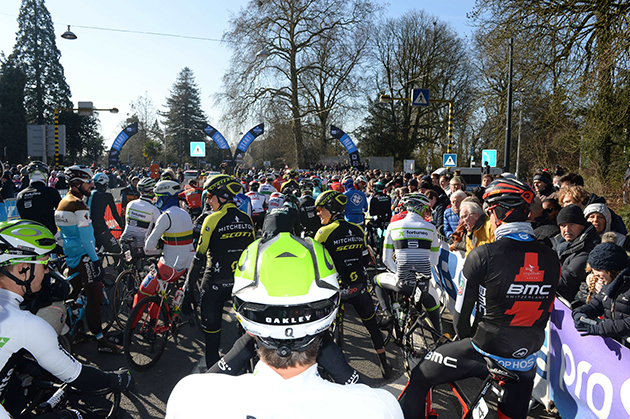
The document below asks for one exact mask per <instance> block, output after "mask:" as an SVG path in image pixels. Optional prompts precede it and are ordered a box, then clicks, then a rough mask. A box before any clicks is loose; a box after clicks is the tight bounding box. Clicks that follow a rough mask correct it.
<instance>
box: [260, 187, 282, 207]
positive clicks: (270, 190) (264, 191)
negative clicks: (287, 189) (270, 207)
mask: <svg viewBox="0 0 630 419" xmlns="http://www.w3.org/2000/svg"><path fill="white" fill-rule="evenodd" d="M258 192H260V193H261V194H263V195H265V202H267V203H269V197H270V196H271V194H272V193H274V192H278V190H277V189H276V188H274V187H273V185H270V184H268V183H261V184H260V187H259V188H258Z"/></svg>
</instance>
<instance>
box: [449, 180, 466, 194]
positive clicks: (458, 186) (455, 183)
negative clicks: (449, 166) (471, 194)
mask: <svg viewBox="0 0 630 419" xmlns="http://www.w3.org/2000/svg"><path fill="white" fill-rule="evenodd" d="M448 187H449V188H450V189H451V195H453V192H455V191H465V190H466V182H464V179H462V178H461V177H459V176H453V178H452V179H451V180H450V181H449V182H448Z"/></svg>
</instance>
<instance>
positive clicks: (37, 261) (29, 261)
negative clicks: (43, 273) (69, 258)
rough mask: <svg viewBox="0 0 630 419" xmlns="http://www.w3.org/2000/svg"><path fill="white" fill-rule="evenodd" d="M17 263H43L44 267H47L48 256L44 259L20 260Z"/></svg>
mask: <svg viewBox="0 0 630 419" xmlns="http://www.w3.org/2000/svg"><path fill="white" fill-rule="evenodd" d="M19 263H28V264H30V265H44V269H46V268H48V264H49V263H50V258H48V259H46V260H21V261H20V262H19Z"/></svg>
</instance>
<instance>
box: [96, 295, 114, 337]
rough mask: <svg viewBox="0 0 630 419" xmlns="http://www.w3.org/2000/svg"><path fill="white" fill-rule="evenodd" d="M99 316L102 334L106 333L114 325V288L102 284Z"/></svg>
mask: <svg viewBox="0 0 630 419" xmlns="http://www.w3.org/2000/svg"><path fill="white" fill-rule="evenodd" d="M99 312H100V314H101V327H102V329H103V333H105V332H107V331H108V330H109V328H110V327H112V325H113V324H114V320H115V318H116V315H115V314H114V288H113V287H108V286H106V285H105V284H103V298H102V299H101V306H100V308H99Z"/></svg>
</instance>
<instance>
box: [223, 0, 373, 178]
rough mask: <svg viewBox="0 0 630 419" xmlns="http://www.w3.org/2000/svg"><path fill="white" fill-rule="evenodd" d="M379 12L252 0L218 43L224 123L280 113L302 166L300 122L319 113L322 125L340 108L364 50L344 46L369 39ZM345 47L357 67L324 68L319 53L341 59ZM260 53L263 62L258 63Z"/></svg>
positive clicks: (363, 1)
mask: <svg viewBox="0 0 630 419" xmlns="http://www.w3.org/2000/svg"><path fill="white" fill-rule="evenodd" d="M378 10H379V8H378V7H377V6H376V5H374V4H373V3H372V2H371V1H370V0H354V1H351V2H349V1H341V2H340V1H335V0H269V1H262V0H251V1H250V2H249V3H248V5H247V7H246V8H245V9H241V11H240V12H239V14H238V15H237V16H236V17H235V18H234V19H232V20H231V21H230V29H229V30H228V31H227V32H226V33H225V34H224V36H223V40H224V41H225V42H228V43H229V44H230V45H231V47H232V51H233V53H232V59H231V61H230V68H229V69H228V71H227V73H226V74H225V76H224V77H223V84H224V90H223V92H222V93H221V94H220V96H219V98H220V100H222V101H224V102H225V103H226V118H227V120H228V121H229V122H230V123H231V124H233V125H237V124H243V123H244V122H245V120H247V119H248V118H250V117H251V116H253V115H255V114H256V113H257V112H259V111H260V110H261V109H262V108H264V107H268V106H280V107H281V108H280V109H281V111H282V112H281V114H282V115H283V116H284V121H285V122H287V121H288V122H289V123H290V124H291V131H292V134H293V137H294V138H293V140H294V141H293V147H294V154H295V162H296V163H297V164H298V166H304V162H305V161H304V138H303V132H302V118H303V117H304V116H305V115H307V114H309V113H316V114H317V115H318V118H319V119H320V121H322V118H323V123H327V121H328V118H329V113H328V112H329V111H330V110H331V109H333V108H335V106H336V105H339V104H340V102H341V101H343V99H344V95H345V94H347V92H348V91H349V90H348V85H352V80H353V78H352V77H353V70H354V68H355V66H356V65H357V63H358V62H359V61H360V60H361V59H362V58H363V57H362V55H361V53H360V52H357V51H356V49H357V48H358V49H361V48H364V47H365V45H364V44H361V43H358V44H357V43H354V44H351V43H349V39H352V36H353V35H355V34H356V32H357V31H361V30H362V31H366V30H367V28H368V27H369V25H370V22H371V21H372V19H373V16H374V14H375V13H376V12H377V11H378ZM342 45H345V47H342ZM350 45H354V47H355V49H354V50H353V51H352V53H351V54H350V57H354V62H353V61H352V60H351V61H350V62H349V61H348V60H346V59H345V58H344V61H342V62H338V61H335V62H333V61H330V60H322V58H327V57H322V54H321V49H322V48H323V47H325V48H326V49H327V50H328V51H331V52H332V51H336V54H335V55H336V56H337V57H339V55H338V53H339V51H343V49H344V48H349V47H350ZM261 49H264V50H265V52H266V53H265V55H266V56H268V58H267V59H266V60H256V55H257V53H258V52H259V51H260V50H261ZM260 55H261V54H259V56H260ZM344 65H345V66H346V67H347V68H343V66H344ZM344 70H347V71H344ZM276 113H277V110H276Z"/></svg>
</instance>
